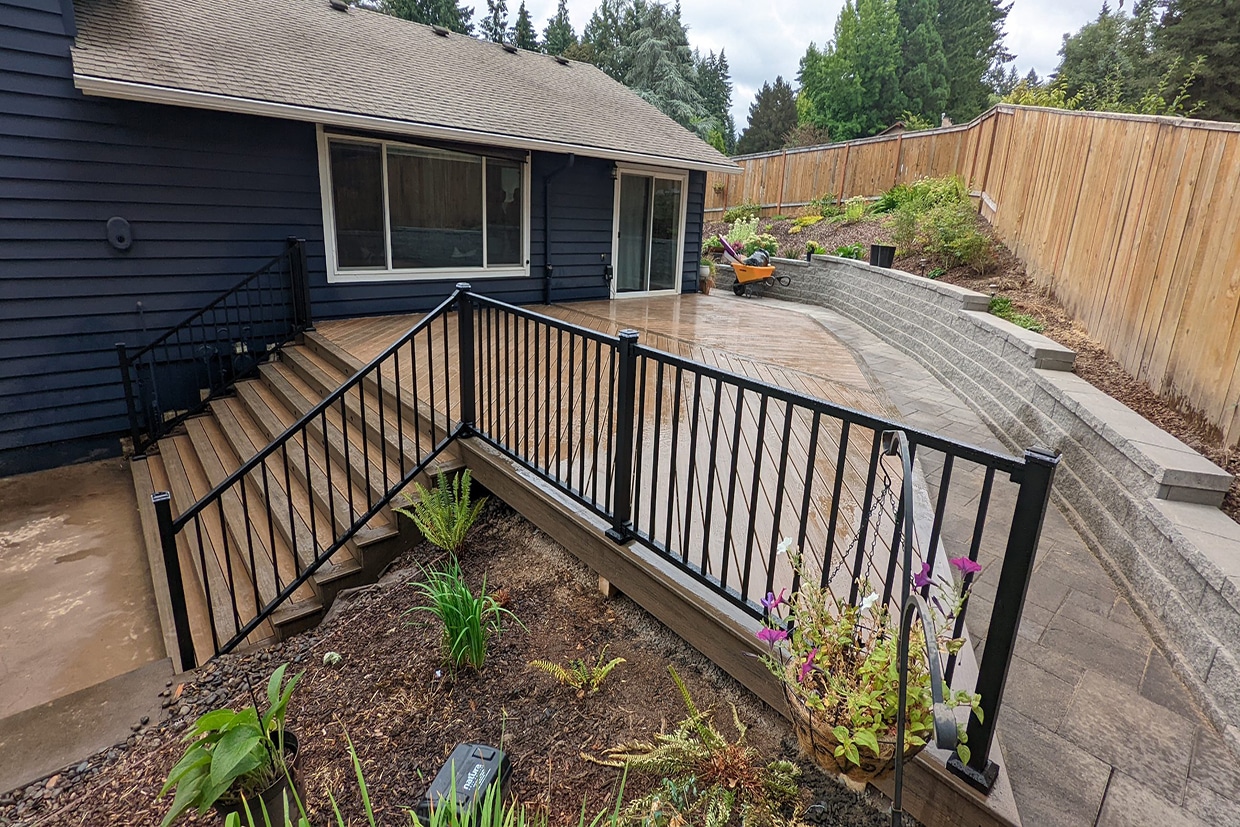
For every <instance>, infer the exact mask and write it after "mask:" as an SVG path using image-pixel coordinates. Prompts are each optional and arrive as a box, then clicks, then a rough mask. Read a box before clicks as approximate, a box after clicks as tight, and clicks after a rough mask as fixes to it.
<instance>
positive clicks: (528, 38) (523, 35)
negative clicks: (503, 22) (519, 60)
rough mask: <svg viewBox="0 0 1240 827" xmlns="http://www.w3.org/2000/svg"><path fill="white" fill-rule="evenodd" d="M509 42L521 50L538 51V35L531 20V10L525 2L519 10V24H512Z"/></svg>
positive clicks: (522, 0)
mask: <svg viewBox="0 0 1240 827" xmlns="http://www.w3.org/2000/svg"><path fill="white" fill-rule="evenodd" d="M508 40H509V42H510V43H512V44H513V45H514V46H516V47H517V48H519V49H529V50H530V51H531V52H537V51H538V34H537V33H536V32H535V31H534V21H533V20H532V19H531V18H530V10H529V9H527V8H526V7H525V0H521V6H520V7H519V8H518V9H517V22H516V23H513V24H512V30H511V31H510V32H509V35H508Z"/></svg>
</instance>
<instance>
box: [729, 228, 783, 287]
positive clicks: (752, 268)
mask: <svg viewBox="0 0 1240 827" xmlns="http://www.w3.org/2000/svg"><path fill="white" fill-rule="evenodd" d="M719 241H720V242H722V244H723V260H724V261H726V262H727V263H728V264H730V265H732V272H733V273H735V274H736V284H734V285H732V292H733V293H735V294H736V295H738V296H753V295H755V293H754V288H755V287H768V286H770V285H771V284H773V283H775V282H779V283H780V284H782V285H783V286H784V287H787V286H788V285H790V284H792V278H791V277H790V276H777V275H775V268H774V267H771V266H769V265H768V266H761V265H756V264H745V263H744V261H742V260H741V256H740V254H739V253H738V252H737V251H736V249H735V248H733V247H732V245H731V244H729V243H728V240H727V239H726V238H723V237H722V236H720V238H719Z"/></svg>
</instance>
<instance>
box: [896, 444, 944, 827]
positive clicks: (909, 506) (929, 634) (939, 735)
mask: <svg viewBox="0 0 1240 827" xmlns="http://www.w3.org/2000/svg"><path fill="white" fill-rule="evenodd" d="M883 448H884V452H885V453H886V454H887V455H888V456H894V455H896V454H899V455H900V462H901V464H902V465H903V473H904V481H903V486H902V494H901V496H902V499H903V501H904V508H903V512H904V549H903V551H904V568H903V571H902V572H901V578H900V581H901V582H900V607H901V608H900V646H899V658H900V702H899V711H898V713H897V716H896V754H895V761H896V768H895V769H896V771H895V791H894V794H893V796H892V801H891V827H902V825H903V824H904V809H903V804H904V726H905V722H904V719H905V716H906V714H907V707H908V649H909V641H910V638H911V636H912V631H913V619H914V618H917V619H918V620H920V621H921V626H922V637H923V638H924V640H925V644H926V660H927V662H928V663H929V664H930V693H931V698H932V701H933V711H934V743H935V745H936V746H938V747H939V748H941V749H955V748H956V718H955V716H954V715H952V712H951V709H950V708H949V707H948V706H947V704H946V703H945V702H944V700H943V690H944V687H943V672H942V667H941V665H940V664H939V657H938V651H937V648H938V647H937V644H936V643H935V637H934V626H933V624H932V623H931V621H930V607H929V606H927V605H926V601H925V600H924V599H923V598H922V596H921V595H920V594H917V593H916V592H914V591H912V589H911V585H912V580H911V577H912V574H911V572H912V570H913V458H912V455H911V454H910V453H909V449H908V435H907V434H905V433H904V432H903V431H884V432H883Z"/></svg>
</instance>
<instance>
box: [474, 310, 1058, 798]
mask: <svg viewBox="0 0 1240 827" xmlns="http://www.w3.org/2000/svg"><path fill="white" fill-rule="evenodd" d="M474 300H475V302H476V306H477V308H478V310H477V323H476V331H477V333H476V340H477V345H476V356H475V358H476V359H477V363H478V374H477V375H478V380H477V381H478V399H479V403H478V405H479V407H478V419H477V422H476V423H475V433H476V435H477V436H478V437H479V438H481V439H484V440H485V441H487V442H488V443H490V444H491V445H493V446H495V447H496V448H498V449H499V450H501V451H502V452H504V453H505V454H507V455H508V456H509V457H511V458H512V459H513V460H515V461H517V462H518V463H520V464H521V465H522V466H524V467H525V468H526V469H527V470H529V471H531V472H533V473H534V474H536V475H538V476H539V477H541V478H542V479H544V480H546V481H548V482H550V483H552V484H554V485H555V486H557V487H558V488H559V489H560V490H562V491H563V492H564V493H566V494H568V495H570V496H571V497H572V498H573V499H575V500H577V501H578V502H580V503H582V504H583V505H585V506H586V507H588V508H590V509H591V510H592V511H594V512H595V513H597V514H599V515H600V516H602V517H603V518H604V519H606V520H607V521H608V522H609V523H610V524H611V528H610V530H609V531H608V534H609V536H611V537H612V538H613V539H614V540H616V541H617V542H630V541H636V542H637V543H640V544H641V545H643V546H645V547H647V548H649V549H652V550H654V551H656V552H658V553H659V554H661V555H663V556H664V557H665V558H666V559H668V560H670V561H671V562H672V563H674V564H675V565H677V566H678V567H680V568H681V569H682V570H684V571H685V572H687V573H688V574H689V575H690V576H691V577H692V578H693V579H694V580H695V581H696V582H698V583H699V584H700V585H701V586H702V587H703V588H704V589H707V590H710V591H712V592H714V593H715V594H716V595H718V596H719V597H721V598H722V599H724V600H726V601H728V602H730V603H731V604H733V605H735V606H737V607H739V608H740V609H741V610H743V611H744V612H747V613H748V614H749V615H751V616H752V617H754V618H760V617H761V616H762V613H763V609H762V607H761V605H760V600H761V598H762V597H763V596H764V595H766V594H767V593H770V592H776V593H778V592H779V591H780V590H781V589H783V588H787V589H789V590H792V591H795V589H796V587H797V585H798V582H799V576H800V575H799V573H798V572H797V571H795V570H794V568H793V566H792V565H791V562H790V559H789V555H787V554H781V553H780V549H781V540H782V539H783V538H785V537H787V538H788V539H789V540H790V541H791V543H790V545H791V547H793V548H795V549H798V550H800V553H801V556H802V559H803V561H804V562H805V563H806V564H807V565H809V566H810V567H812V569H813V571H814V572H815V574H816V575H817V576H818V577H819V578H820V580H821V585H823V586H824V587H827V588H828V589H830V590H831V592H832V594H834V595H835V596H837V597H838V598H839V599H841V600H846V601H847V602H848V603H849V604H850V605H856V604H857V603H858V601H860V600H862V599H863V598H865V597H866V596H868V595H869V594H870V593H873V594H875V595H877V596H879V597H880V598H881V600H882V601H883V602H884V603H886V604H887V605H889V606H890V607H891V610H892V612H893V615H894V616H899V615H900V612H901V608H902V605H901V594H902V589H903V586H904V583H905V581H907V580H908V579H910V578H911V577H912V576H913V575H914V574H915V573H916V572H917V570H919V569H920V566H921V565H922V564H923V563H924V564H928V565H929V566H930V567H931V569H935V568H936V567H938V568H939V569H940V570H941V569H943V568H945V567H946V565H947V560H946V559H942V558H943V557H944V555H948V556H950V557H952V558H954V559H957V560H959V559H960V558H966V559H967V560H968V561H970V563H977V562H978V561H979V559H981V560H983V563H984V564H985V565H986V567H987V568H989V567H990V566H991V565H995V566H997V567H998V568H999V569H1000V571H999V578H998V584H997V589H996V591H997V595H996V596H995V598H994V600H993V604H994V608H993V610H991V614H990V618H989V621H988V622H987V621H986V619H985V618H984V617H983V620H982V621H981V622H982V623H984V624H985V625H986V626H987V630H986V637H985V640H986V646H985V651H984V657H983V659H982V661H981V663H980V664H978V666H977V678H976V682H975V686H971V687H969V688H970V689H974V690H975V691H977V692H979V693H981V694H982V710H983V713H984V714H983V721H984V722H979V721H978V720H977V719H976V718H972V719H971V721H970V724H969V743H970V744H971V745H972V755H971V761H970V765H969V766H968V767H958V771H960V772H961V773H962V774H965V775H967V776H968V780H970V782H971V783H974V784H975V785H977V786H978V787H979V788H988V786H989V784H990V783H993V772H994V767H993V764H992V762H990V761H989V750H990V744H991V741H992V736H993V731H994V722H995V718H996V715H995V713H996V712H997V710H998V707H999V705H1000V703H1001V700H1002V695H1003V689H1004V684H1005V681H1006V675H1007V671H1008V665H1009V663H1010V660H1011V654H1012V649H1013V647H1014V644H1015V630H1016V627H1017V624H1018V622H1019V616H1020V611H1021V609H1022V607H1023V605H1024V591H1025V589H1026V588H1027V585H1028V581H1029V577H1030V574H1031V572H1032V563H1033V555H1034V552H1035V550H1036V548H1037V543H1038V536H1039V532H1040V528H1041V520H1042V516H1043V514H1044V512H1045V507H1046V502H1047V498H1048V496H1049V489H1050V483H1051V478H1052V476H1053V471H1054V468H1055V465H1056V463H1057V459H1056V458H1055V457H1053V456H1050V455H1049V454H1047V453H1045V452H1041V451H1037V450H1031V451H1028V452H1026V453H1025V455H1024V456H1023V457H1012V456H1008V455H1004V454H1000V453H996V452H993V451H988V450H984V449H981V448H976V447H973V446H970V445H966V444H963V443H960V442H957V441H954V440H950V439H946V438H944V437H941V436H938V435H936V434H932V433H928V432H924V431H919V430H916V429H909V428H904V427H902V426H901V425H899V424H898V423H896V422H894V421H892V420H889V419H886V418H883V417H879V416H875V415H872V414H868V413H864V412H861V411H857V410H852V409H849V408H845V407H841V406H839V405H835V404H832V403H829V402H826V401H824V400H821V399H816V398H813V397H810V396H807V395H804V394H801V393H797V392H795V391H792V390H788V389H786V388H782V387H777V386H775V385H772V384H770V383H768V382H766V381H764V380H763V378H762V374H761V373H758V371H759V370H760V367H755V373H758V375H757V376H743V375H739V374H736V373H732V372H729V371H725V370H722V369H719V368H716V367H711V366H708V365H705V364H702V363H699V362H695V361H692V360H689V359H685V358H683V357H680V356H677V355H674V354H671V353H666V352H663V351H659V350H656V349H654V348H650V347H646V346H644V345H642V344H640V343H639V342H638V334H637V333H636V332H635V331H631V330H628V331H622V332H620V333H619V334H618V335H607V334H603V333H599V332H596V331H592V330H587V329H584V328H581V327H577V326H575V325H572V324H568V323H566V322H563V321H560V320H557V319H552V318H549V317H546V316H541V315H539V314H536V313H532V312H530V311H527V310H523V309H519V308H515V307H510V306H507V305H503V304H501V303H499V302H495V301H493V300H490V299H485V298H482V297H475V299H474ZM896 429H900V430H902V431H903V432H904V434H905V435H906V437H905V438H906V440H907V449H908V451H909V454H910V457H920V459H921V466H923V467H926V468H927V469H928V474H927V479H926V480H925V481H924V483H925V484H924V485H923V486H921V490H923V491H924V493H923V494H922V497H921V501H920V502H919V503H917V504H916V506H915V508H916V513H915V514H914V515H912V516H914V517H915V518H916V519H915V522H916V524H917V525H918V526H919V533H920V536H921V538H922V539H923V540H924V541H925V544H924V548H925V552H924V554H922V555H919V556H918V557H917V558H916V559H915V561H914V570H913V571H908V566H906V565H904V564H902V563H901V562H900V557H901V542H902V540H901V537H902V535H901V528H900V527H901V525H902V523H903V522H904V521H905V509H906V508H907V507H908V506H907V505H906V503H905V500H904V498H903V497H902V496H901V490H902V488H901V484H900V482H899V480H900V478H901V472H900V470H899V468H895V469H892V468H889V467H887V463H886V462H885V460H884V456H885V454H884V442H883V441H884V433H887V432H891V431H893V430H896ZM1004 478H1006V480H1005V479H1004ZM1008 481H1010V483H1009V482H1008ZM999 501H1001V502H1002V504H1003V506H1002V507H1003V513H1002V514H1000V515H999V516H998V517H994V518H993V519H988V518H990V517H993V516H994V515H993V514H992V511H993V510H994V506H993V505H992V504H993V503H995V502H999ZM1003 535H1006V539H1004V536H1003ZM983 558H984V559H983ZM962 568H964V569H965V570H966V571H965V572H964V575H963V576H964V578H965V583H964V585H965V586H968V585H971V583H972V580H973V577H974V575H973V574H972V573H971V572H969V571H968V569H969V568H971V567H970V566H963V567H962ZM965 608H966V610H967V605H966V607H965ZM964 616H965V612H964V611H962V612H961V613H959V615H958V616H957V617H956V619H955V624H956V625H955V630H954V631H955V632H956V634H957V636H959V635H960V634H961V633H962V632H963V630H964ZM957 666H958V665H957V663H956V658H951V659H950V660H949V662H948V663H947V664H946V667H945V679H946V680H947V681H948V682H949V683H950V682H952V681H953V679H955V678H956V673H957V671H958V670H957ZM957 763H959V762H957Z"/></svg>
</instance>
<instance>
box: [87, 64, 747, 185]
mask: <svg viewBox="0 0 1240 827" xmlns="http://www.w3.org/2000/svg"><path fill="white" fill-rule="evenodd" d="M73 84H74V85H75V86H76V87H77V88H78V89H80V90H81V91H82V93H83V94H86V95H92V96H96V97H104V98H120V99H123V100H133V101H142V102H145V103H158V104H164V105H168V106H187V107H191V108H194V109H212V110H216V111H220V112H236V113H240V114H247V115H260V116H263V117H268V118H282V119H284V120H294V121H306V122H309V123H319V124H323V125H324V126H339V127H349V128H353V129H377V130H382V131H389V132H390V131H394V132H398V133H399V134H402V135H409V136H413V137H419V138H440V139H450V140H457V141H465V142H470V143H485V144H490V145H492V146H503V147H510V148H512V149H526V150H532V151H542V152H559V153H575V154H577V155H585V156H587V157H592V158H602V159H604V160H609V161H626V162H633V163H641V164H648V165H651V166H658V167H667V168H670V169H679V170H685V169H688V170H702V171H705V172H722V173H725V174H739V173H740V172H741V171H742V170H741V168H740V167H738V166H737V165H736V164H733V163H716V162H711V161H703V160H695V159H690V158H673V157H667V156H662V155H653V154H650V153H644V152H628V151H625V150H619V149H610V148H607V147H598V146H589V145H586V144H573V143H569V142H561V141H546V140H540V139H536V138H523V137H520V136H515V135H502V134H499V133H494V132H486V131H483V130H473V129H462V128H460V127H451V126H439V125H436V124H427V123H416V122H412V121H402V120H398V119H395V118H383V117H377V116H374V115H359V114H356V113H352V112H340V111H336V110H331V109H321V108H317V107H310V106H297V105H294V104H287V103H276V102H273V101H264V100H257V99H253V98H240V97H233V96H230V95H221V94H216V93H213V92H198V91H195V90H192V89H178V88H173V87H169V86H157V85H154V84H145V83H136V82H134V81H128V80H117V79H115V78H106V77H99V76H97V75H88V74H82V73H78V72H75V73H74V74H73Z"/></svg>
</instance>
